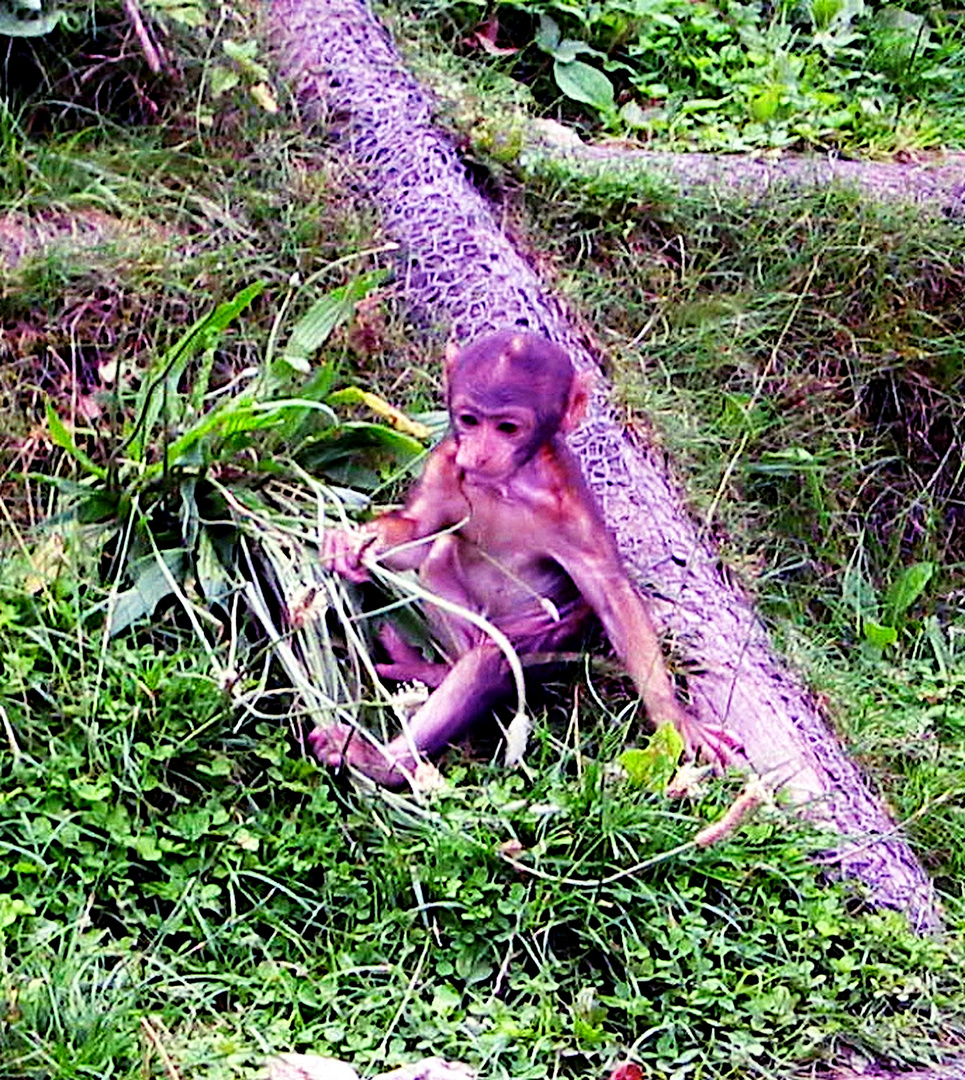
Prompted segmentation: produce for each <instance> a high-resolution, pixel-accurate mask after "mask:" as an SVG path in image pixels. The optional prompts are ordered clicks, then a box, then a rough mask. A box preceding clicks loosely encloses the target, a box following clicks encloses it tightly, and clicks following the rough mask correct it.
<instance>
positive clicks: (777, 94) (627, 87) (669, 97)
mask: <svg viewBox="0 0 965 1080" xmlns="http://www.w3.org/2000/svg"><path fill="white" fill-rule="evenodd" d="M419 6H423V7H425V6H428V7H429V8H430V9H438V8H439V7H440V6H442V7H444V8H446V10H447V15H448V16H449V17H451V16H452V15H453V14H455V15H456V16H457V18H458V19H459V20H460V24H461V26H462V28H463V29H468V28H470V27H471V26H472V25H473V24H474V22H476V21H478V20H479V19H480V17H481V11H480V9H479V6H478V5H476V4H467V3H456V4H443V5H440V4H429V5H424V4H423V5H419ZM490 18H493V19H495V20H497V24H498V27H499V29H500V31H501V34H500V37H499V44H500V47H501V48H502V49H504V50H506V49H507V47H515V50H516V51H515V52H514V53H513V54H512V55H511V56H510V57H509V58H508V59H507V58H503V57H500V58H499V59H498V60H497V61H496V62H497V63H499V64H500V65H501V66H503V67H504V68H507V69H508V70H509V72H510V73H511V74H512V75H513V76H514V77H515V78H517V79H520V80H522V81H524V82H525V83H527V84H528V85H530V86H531V88H532V90H533V93H534V95H535V98H536V101H537V103H538V104H539V105H541V106H543V107H544V108H548V107H552V106H554V99H559V98H560V95H562V99H563V101H564V104H565V106H566V108H565V111H566V112H567V113H568V114H573V113H574V112H575V110H574V109H573V108H572V106H578V107H580V111H581V112H582V113H583V114H584V115H586V114H587V113H588V114H589V116H590V117H591V118H592V117H595V118H596V119H598V120H599V121H600V122H601V123H602V124H603V126H604V127H605V128H607V129H609V130H610V131H613V132H619V133H624V134H633V135H638V136H642V137H646V138H650V139H658V140H660V141H662V142H671V143H675V144H676V143H683V144H687V145H692V146H698V147H700V148H703V149H719V150H748V149H752V148H755V147H764V146H768V147H780V146H789V145H792V144H794V145H802V144H807V145H811V146H825V147H826V146H869V145H870V146H875V147H879V148H894V147H895V146H896V145H900V144H901V143H903V142H906V141H907V142H910V143H912V144H913V145H931V144H934V143H935V142H938V141H940V142H942V143H944V144H948V143H950V142H953V143H958V144H960V143H961V141H962V139H963V136H965V129H963V127H962V125H961V122H960V120H959V112H960V108H961V89H960V87H961V85H962V77H963V72H965V69H963V66H962V55H963V53H962V48H961V33H960V29H959V27H958V23H957V20H955V19H952V18H948V17H947V16H946V15H945V14H944V13H943V12H940V11H938V10H937V9H934V10H930V11H928V12H927V13H926V14H919V13H918V12H917V11H916V10H913V9H909V8H904V7H900V6H898V5H891V4H889V5H882V6H876V5H872V4H866V3H865V2H864V0H813V2H810V3H803V4H770V3H763V2H750V3H736V2H734V0H696V2H694V0H620V2H607V3H591V2H588V0H586V2H579V3H572V2H570V0H502V2H500V3H497V4H496V5H495V6H494V8H493V14H492V15H491V16H490ZM540 54H542V56H543V57H547V58H549V59H550V60H551V63H550V64H549V65H547V64H546V63H545V62H542V61H541V60H540V59H539V57H540ZM902 118H903V121H904V125H905V126H904V127H903V128H902V130H901V131H899V130H897V129H896V124H897V122H898V121H899V119H902Z"/></svg>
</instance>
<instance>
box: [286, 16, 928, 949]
mask: <svg viewBox="0 0 965 1080" xmlns="http://www.w3.org/2000/svg"><path fill="white" fill-rule="evenodd" d="M274 19H275V22H276V24H277V28H278V31H279V33H280V36H281V39H282V62H283V66H284V68H285V70H286V71H287V74H288V75H289V77H290V78H291V79H292V81H293V82H294V84H295V86H296V89H297V94H298V98H299V101H300V102H301V104H302V107H303V108H304V109H305V111H306V113H307V114H308V115H309V116H310V117H313V118H315V119H317V120H324V119H328V121H329V123H330V126H332V127H334V128H335V129H336V130H338V131H339V132H340V134H341V136H342V138H343V142H344V145H345V147H346V149H347V150H348V151H350V153H351V154H352V155H353V156H354V158H355V159H356V161H357V162H358V165H359V166H360V168H361V170H362V171H363V174H364V177H365V181H366V183H367V185H368V190H369V194H370V196H371V197H372V198H373V199H374V200H375V202H376V204H377V205H378V207H379V208H380V210H381V213H382V217H383V221H384V224H385V227H386V229H387V230H388V232H389V233H390V234H391V235H392V236H393V237H394V238H395V239H396V240H398V241H400V243H401V245H402V247H403V249H404V259H405V263H404V266H403V267H402V269H401V272H400V277H401V280H402V281H403V282H404V287H405V291H406V294H407V296H408V297H409V299H410V300H411V301H412V303H413V304H414V305H415V306H416V307H417V308H418V309H420V310H421V311H422V312H423V314H424V316H425V317H426V318H427V320H429V321H431V324H432V325H434V326H439V327H444V326H446V325H447V324H448V326H450V327H451V329H452V331H453V332H454V334H455V336H456V338H457V339H458V340H462V341H467V340H470V339H472V338H475V337H477V336H478V335H480V334H482V333H484V332H486V331H491V330H496V329H500V328H505V327H507V326H520V327H525V328H528V329H531V330H535V331H537V332H540V333H543V334H545V335H546V336H547V337H549V338H551V339H552V340H554V341H556V342H557V343H559V344H560V345H561V346H562V347H564V348H565V349H567V350H568V351H569V352H570V354H571V355H572V357H573V358H574V360H575V362H576V363H577V365H578V366H580V367H588V366H595V359H594V357H593V355H592V350H591V349H590V348H589V347H588V345H587V344H586V343H585V342H584V341H583V340H581V338H580V336H579V335H578V333H577V332H576V331H575V330H574V328H573V326H572V325H571V323H570V322H569V321H568V319H567V317H566V315H565V313H564V311H563V310H562V308H561V306H560V305H559V304H558V303H557V302H556V301H555V300H554V299H553V298H552V297H551V296H549V295H548V294H547V293H546V292H545V291H544V290H543V288H542V286H541V285H540V282H539V281H538V280H537V278H536V277H535V275H534V274H533V272H532V270H531V269H530V267H529V266H528V265H527V264H526V263H525V262H524V261H523V260H522V259H521V258H520V257H519V255H518V254H517V252H516V251H515V250H514V249H513V248H512V246H511V245H510V244H509V242H508V241H507V240H506V238H505V237H504V236H503V234H502V233H501V232H500V230H499V227H498V225H497V223H496V221H495V219H494V217H493V215H492V214H491V212H490V210H489V208H488V206H487V204H486V203H485V202H484V200H483V199H482V198H481V196H480V195H479V193H478V192H477V191H476V190H475V189H474V188H473V187H472V185H471V184H470V182H469V181H468V179H467V177H466V172H465V169H464V168H463V166H462V165H461V164H460V162H459V160H458V158H457V156H456V154H455V152H454V151H453V149H452V147H451V146H450V144H449V143H448V141H447V140H446V139H445V138H444V137H443V136H442V135H441V134H440V133H439V132H438V131H437V130H436V128H435V126H434V123H433V114H432V103H431V101H430V99H429V97H428V96H427V95H426V94H425V92H424V91H423V90H422V88H421V87H420V86H419V85H418V83H417V82H416V81H415V80H414V79H413V78H412V77H411V76H410V75H409V74H408V73H407V72H406V71H405V69H404V68H403V66H402V64H401V62H400V60H399V57H398V54H397V52H396V51H395V48H394V46H393V44H392V42H391V40H390V39H389V37H388V35H387V34H386V33H385V31H384V30H383V29H382V27H381V26H380V25H379V24H378V22H377V21H376V20H375V18H374V17H373V16H372V14H371V12H370V11H369V10H368V8H367V7H366V6H365V3H364V0H275V5H274ZM572 443H573V447H574V449H575V450H576V452H577V454H578V456H579V458H580V462H581V465H582V468H583V470H584V473H585V475H586V479H587V482H588V483H589V485H590V487H591V489H592V490H593V491H594V493H595V494H596V496H597V497H598V499H599V500H600V503H601V504H602V506H603V510H604V514H605V517H606V520H607V523H608V525H609V526H610V528H611V529H612V530H613V531H614V533H615V535H616V537H617V540H618V543H619V546H620V549H621V551H622V552H623V555H624V557H625V559H626V561H627V564H628V566H629V567H630V569H631V573H633V574H634V575H635V576H636V577H637V578H638V580H639V581H641V582H643V583H645V584H646V585H647V586H648V587H649V590H650V593H649V595H650V607H651V608H652V610H653V612H654V616H655V618H656V620H657V622H658V624H659V625H660V626H661V627H662V628H663V629H664V630H668V631H670V632H671V633H672V634H673V636H674V639H675V641H676V643H677V647H678V649H679V651H680V652H681V653H682V654H683V655H684V657H685V659H686V660H687V661H688V663H689V664H690V665H691V666H692V671H691V672H690V674H689V675H688V689H689V692H690V696H691V700H692V702H693V705H694V707H695V709H696V711H697V713H698V715H699V717H700V719H701V720H702V721H704V722H705V723H708V724H715V725H721V724H722V725H723V726H725V727H726V728H727V729H728V730H730V731H731V732H733V733H734V734H735V735H736V736H737V737H738V738H739V739H740V740H741V742H742V744H743V746H744V749H745V752H746V754H747V758H748V760H749V762H750V764H751V766H752V767H753V769H754V770H755V771H756V772H757V773H758V774H759V775H760V776H761V778H762V779H763V780H764V781H765V783H766V784H768V785H769V786H770V787H772V788H774V789H776V790H779V791H782V792H783V793H784V794H785V795H786V796H788V797H789V798H790V800H791V801H792V802H793V803H794V804H796V805H797V806H799V807H800V808H801V810H802V812H803V813H804V814H805V815H806V816H807V817H808V818H809V819H811V820H813V821H815V822H818V823H820V824H821V825H823V826H827V827H830V828H833V829H834V830H836V831H837V832H838V834H839V835H840V837H841V840H840V843H839V844H838V846H837V851H836V853H835V855H834V856H833V861H834V862H835V863H836V864H837V865H836V871H840V872H841V873H843V874H845V875H847V876H849V877H851V878H855V879H858V880H860V881H861V882H862V883H863V884H864V886H865V887H866V889H867V893H868V895H869V897H870V899H871V900H872V902H874V903H876V904H883V905H888V906H891V907H895V908H900V909H902V910H903V911H905V912H907V915H908V918H909V919H910V921H911V923H912V924H913V925H914V926H915V927H916V928H917V929H918V930H920V931H924V930H931V929H935V928H937V927H938V926H939V924H940V915H939V909H938V905H937V902H936V899H935V896H934V892H933V889H932V887H931V884H930V882H929V880H928V878H927V875H926V874H925V872H924V870H923V868H922V866H921V865H920V863H919V862H918V860H917V859H916V858H915V855H914V853H913V852H912V851H911V848H910V847H909V845H908V843H907V841H906V839H905V838H904V836H903V835H902V834H901V831H900V829H898V828H896V826H895V824H894V822H893V821H892V820H891V819H890V818H889V816H888V815H887V813H886V812H885V810H884V808H883V807H882V805H881V804H880V803H879V802H878V800H877V799H876V798H875V797H874V796H873V794H872V793H871V792H870V791H869V789H868V787H867V784H866V783H865V781H864V779H863V777H862V776H861V774H860V773H859V771H858V769H857V768H856V767H855V765H854V763H853V762H851V761H850V760H849V759H848V758H847V757H846V756H845V754H844V753H843V752H842V750H841V748H840V746H839V745H838V742H837V740H836V739H835V737H834V736H833V734H831V732H830V731H829V729H828V727H827V725H826V723H825V722H824V719H823V718H822V716H821V715H820V712H819V710H818V708H817V705H816V703H815V701H814V699H813V698H812V696H811V695H810V694H809V693H808V691H807V689H806V688H805V687H804V686H803V685H802V684H801V683H800V681H799V680H798V679H797V678H795V677H794V675H793V674H792V673H791V672H789V671H788V670H787V668H786V666H785V665H784V663H783V662H782V661H781V660H780V659H779V658H778V657H777V656H776V655H775V654H774V651H773V650H772V648H771V645H770V641H769V639H768V635H767V632H766V630H765V628H764V627H763V625H762V623H761V622H760V620H759V619H758V618H757V616H756V614H755V613H754V611H753V609H752V607H751V605H750V604H749V603H748V601H747V599H746V598H745V597H744V596H743V595H742V594H741V592H740V591H739V590H738V589H737V588H736V587H735V586H734V585H733V584H732V583H731V582H730V581H729V580H728V579H727V577H726V575H725V573H724V571H723V569H722V567H721V565H720V561H719V559H718V556H717V554H716V553H715V552H714V551H713V550H712V549H711V548H710V546H709V544H708V543H707V542H706V541H705V540H704V539H703V538H702V537H701V535H700V534H699V531H698V529H697V527H696V525H695V523H694V522H693V520H692V519H691V517H690V516H689V514H688V512H687V510H686V508H685V506H684V503H683V500H682V499H681V497H680V494H679V492H678V489H677V487H676V485H675V484H674V482H673V480H672V478H671V476H670V473H669V470H668V468H667V465H666V462H665V461H664V459H663V457H662V455H661V454H660V452H659V451H658V450H656V449H655V448H653V447H649V446H644V445H640V444H639V443H636V442H632V441H630V440H629V439H628V437H627V436H626V434H625V433H624V432H623V430H622V429H621V428H620V427H619V425H618V424H617V423H616V422H615V421H614V418H613V416H612V414H611V412H610V410H609V408H608V406H607V404H606V401H605V400H604V399H603V397H602V395H598V396H597V398H596V399H595V401H594V403H593V408H592V410H591V417H590V420H589V422H587V423H586V424H585V425H584V426H583V427H582V428H581V429H580V430H579V431H578V432H577V433H576V435H575V437H574V439H573V440H572Z"/></svg>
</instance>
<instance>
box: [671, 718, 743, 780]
mask: <svg viewBox="0 0 965 1080" xmlns="http://www.w3.org/2000/svg"><path fill="white" fill-rule="evenodd" d="M684 716H685V717H686V719H685V720H684V721H682V722H678V724H677V730H678V731H679V732H680V734H681V736H682V737H683V740H684V745H685V746H686V748H687V756H688V758H690V759H692V760H694V761H696V760H697V757H698V755H703V757H704V758H705V759H706V760H707V762H708V764H710V765H713V767H714V771H715V772H718V773H722V772H726V770H727V769H729V768H730V767H731V766H735V767H738V768H739V767H740V765H741V762H742V761H743V760H744V746H743V743H741V741H740V739H738V738H737V737H736V736H734V735H732V734H731V733H730V732H729V731H727V730H726V729H725V728H723V727H719V726H717V725H711V724H704V723H701V722H700V721H699V720H697V719H696V718H695V717H693V716H690V715H689V714H687V713H685V714H684Z"/></svg>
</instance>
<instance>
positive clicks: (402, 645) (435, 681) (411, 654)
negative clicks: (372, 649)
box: [375, 623, 452, 687]
mask: <svg viewBox="0 0 965 1080" xmlns="http://www.w3.org/2000/svg"><path fill="white" fill-rule="evenodd" d="M379 641H381V642H382V647H383V648H384V649H385V651H386V652H387V653H388V654H389V662H388V663H386V664H376V665H375V670H376V671H377V672H378V673H379V674H380V675H381V676H382V678H383V679H395V680H396V681H398V682H410V681H412V680H413V679H415V681H416V682H421V683H424V684H425V685H426V686H432V687H436V686H439V685H440V684H441V683H442V681H443V679H445V677H446V675H447V674H448V673H449V671H450V670H451V669H452V665H451V664H442V663H434V662H433V661H431V660H426V658H425V657H424V656H423V655H422V653H421V652H419V650H418V649H417V648H416V647H415V646H414V645H410V644H409V642H408V641H406V640H405V638H404V637H403V636H402V635H401V634H400V633H399V631H398V630H396V628H395V627H394V626H393V625H392V624H391V623H386V624H385V626H383V627H382V628H381V630H379Z"/></svg>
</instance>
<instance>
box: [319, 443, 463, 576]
mask: <svg viewBox="0 0 965 1080" xmlns="http://www.w3.org/2000/svg"><path fill="white" fill-rule="evenodd" d="M467 512H468V506H467V505H466V503H465V499H464V497H463V496H462V493H461V490H460V488H459V483H458V470H457V468H456V465H455V443H454V442H453V440H452V439H451V438H448V439H444V440H443V441H442V442H441V443H440V444H439V445H438V446H437V447H436V449H435V450H433V452H432V453H431V454H430V455H429V458H428V460H427V461H426V466H425V469H424V471H423V473H422V476H421V478H420V479H419V481H418V483H417V484H416V485H415V487H414V488H413V489H412V491H411V493H410V494H409V498H408V499H407V501H406V504H405V506H404V507H403V508H402V509H401V510H392V511H390V512H389V513H387V514H382V515H381V516H380V517H377V518H375V519H374V520H373V521H370V522H367V523H366V524H365V525H362V526H361V527H360V528H358V529H330V530H328V531H327V532H326V533H325V535H324V537H323V540H322V551H321V554H322V561H323V562H324V563H325V564H326V565H327V566H328V567H329V568H330V569H332V570H334V571H335V572H336V573H338V574H341V576H342V577H346V578H348V579H349V580H350V581H365V580H366V578H367V577H368V573H367V571H366V570H365V568H364V567H363V566H362V558H363V556H365V555H366V554H372V555H381V554H382V553H383V552H386V551H391V550H392V549H393V548H396V547H399V546H403V545H406V547H405V550H404V551H400V552H398V553H396V554H392V555H390V557H389V558H388V559H386V565H388V566H390V567H391V568H392V569H394V570H411V569H416V568H417V567H419V566H421V565H422V563H423V561H424V559H425V557H426V555H427V554H428V551H429V546H430V545H429V544H428V543H426V544H414V543H413V541H417V540H420V539H422V538H423V537H430V536H432V535H433V534H434V533H436V532H438V531H439V530H440V529H444V528H446V527H447V526H449V525H454V524H456V523H457V522H458V521H460V520H461V519H462V518H463V517H464V516H465V515H466V513H467ZM409 544H412V546H411V547H408V546H407V545H409Z"/></svg>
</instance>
